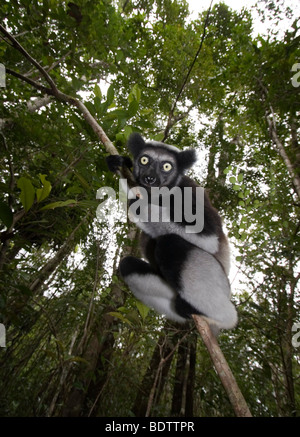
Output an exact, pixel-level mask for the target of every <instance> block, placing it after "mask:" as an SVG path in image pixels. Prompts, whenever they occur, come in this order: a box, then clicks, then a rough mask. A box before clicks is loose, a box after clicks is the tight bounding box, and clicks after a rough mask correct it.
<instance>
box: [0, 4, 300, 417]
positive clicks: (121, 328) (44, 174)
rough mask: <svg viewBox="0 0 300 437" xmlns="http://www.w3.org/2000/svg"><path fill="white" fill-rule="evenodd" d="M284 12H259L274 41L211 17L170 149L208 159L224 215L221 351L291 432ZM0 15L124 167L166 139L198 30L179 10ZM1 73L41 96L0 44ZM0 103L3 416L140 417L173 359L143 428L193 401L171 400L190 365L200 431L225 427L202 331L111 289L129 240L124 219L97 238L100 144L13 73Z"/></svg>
mask: <svg viewBox="0 0 300 437" xmlns="http://www.w3.org/2000/svg"><path fill="white" fill-rule="evenodd" d="M278 5H280V2H277V1H264V2H263V3H262V2H260V8H261V13H267V14H268V18H269V19H271V20H273V22H271V25H272V27H271V29H270V31H269V33H268V35H267V36H265V37H262V36H253V33H252V18H251V13H250V12H249V11H247V10H242V11H241V12H235V11H233V10H231V9H230V8H228V7H227V6H226V5H225V4H224V3H221V2H220V3H217V4H216V5H215V6H214V8H213V10H212V11H211V14H210V20H209V25H208V28H207V29H206V37H205V40H204V44H203V47H202V49H201V52H200V55H199V59H198V60H197V62H196V63H195V65H194V67H193V70H192V72H191V75H190V77H189V80H188V82H187V85H186V87H185V88H184V90H183V92H182V93H181V94H180V96H179V97H180V98H179V101H178V103H177V106H176V108H175V110H174V113H173V116H172V119H171V125H170V127H171V129H170V131H169V138H168V140H167V142H169V143H173V144H176V145H178V146H179V147H180V148H183V147H195V148H197V150H198V151H199V156H200V167H201V172H199V171H197V169H196V171H195V173H196V178H197V179H198V180H199V182H201V183H202V184H204V185H205V186H206V187H207V188H208V189H209V190H210V195H211V198H212V200H213V203H214V204H215V205H216V207H218V208H219V209H220V211H221V212H222V215H223V217H224V221H225V224H226V228H227V230H228V234H229V236H230V239H231V242H232V246H233V248H234V250H233V253H234V260H233V261H234V262H233V264H234V269H235V270H238V272H239V275H238V278H239V280H237V279H234V274H233V275H232V277H231V280H232V282H233V291H234V293H233V299H234V302H235V303H236V305H237V307H238V312H239V318H240V321H239V325H238V327H237V328H236V329H235V330H233V331H232V332H226V333H223V334H222V335H221V336H220V344H221V347H222V350H223V351H224V354H225V356H226V357H227V359H228V361H229V364H230V366H231V368H232V370H233V373H234V375H235V376H236V378H237V381H238V383H239V386H240V388H241V391H242V392H243V394H244V396H245V398H246V401H247V402H248V404H249V407H250V410H251V411H252V414H253V415H254V416H295V415H299V402H300V399H299V393H300V391H299V354H298V352H299V345H298V346H297V345H296V346H295V343H294V342H293V335H294V333H295V331H294V330H293V327H295V326H296V327H297V326H299V325H297V323H299V322H300V320H299V301H300V300H299V290H298V289H297V286H298V282H299V274H298V273H297V270H299V245H300V242H299V198H298V197H297V192H296V190H295V187H294V185H293V180H292V178H291V174H290V171H289V170H288V168H287V165H286V160H283V159H282V156H281V155H280V153H279V149H278V147H276V146H275V145H274V137H272V131H271V129H270V126H269V125H268V122H267V120H268V117H272V119H273V120H274V119H275V120H276V135H277V137H278V138H279V139H280V142H281V144H282V145H283V148H284V150H285V152H286V154H287V157H288V160H289V162H290V164H291V168H292V169H293V171H294V173H295V175H296V176H297V175H298V176H299V168H300V165H299V156H300V155H299V141H298V132H299V117H298V116H299V88H296V87H294V86H293V84H292V80H291V79H292V76H293V74H295V73H293V72H292V68H293V65H294V64H295V63H297V62H299V59H300V53H299V47H300V46H299V35H298V32H299V31H298V22H297V20H294V21H293V23H292V25H291V26H290V27H286V28H285V29H284V32H283V34H282V35H281V34H278V33H277V32H275V30H276V29H277V28H278V26H279V25H280V24H281V25H283V23H284V21H283V17H282V15H281V13H280V9H278ZM0 12H1V16H2V17H3V23H2V24H3V25H5V27H6V29H7V30H8V31H9V32H11V33H12V34H13V35H14V36H16V38H17V40H18V41H19V42H20V43H21V44H22V46H23V47H25V48H26V50H27V52H28V53H29V54H30V55H31V56H32V57H33V58H34V59H36V60H37V61H38V62H39V63H40V64H41V65H42V66H43V67H44V69H45V70H46V71H47V72H48V74H49V75H50V76H51V77H52V78H53V80H54V81H55V83H56V84H57V86H58V88H59V89H60V90H61V91H62V92H64V93H66V94H68V95H70V96H74V97H77V98H79V99H81V100H82V101H84V103H85V105H86V107H87V108H88V110H89V111H90V113H91V114H92V115H93V116H94V117H95V118H96V120H97V121H98V123H99V124H100V125H101V126H102V128H103V129H104V131H105V132H106V134H107V135H108V137H109V138H110V139H111V140H112V141H113V142H114V144H115V145H116V147H117V149H118V151H119V152H120V154H122V153H124V151H125V144H126V140H127V138H128V136H129V134H130V133H131V132H133V131H138V132H141V133H142V134H143V135H144V136H146V137H149V138H153V139H157V140H159V139H162V138H163V136H164V132H165V128H166V125H167V122H168V120H169V119H170V114H171V108H172V104H173V103H174V101H175V99H176V97H177V96H178V93H179V90H180V88H181V85H182V83H183V80H184V78H185V77H186V74H187V72H188V68H189V66H190V65H191V62H192V61H193V59H194V56H195V53H196V51H197V49H198V47H199V43H200V40H201V36H202V33H203V27H204V22H205V18H206V13H203V14H202V15H201V16H199V19H197V20H194V21H191V20H190V19H189V12H188V8H187V3H186V1H185V0H174V1H172V2H171V1H169V0H164V1H162V0H151V1H143V0H132V1H129V2H127V1H125V2H123V1H122V2H121V1H119V2H117V1H115V2H111V1H108V0H103V1H99V2H92V1H91V0H78V1H77V2H76V4H75V3H69V2H67V1H57V0H51V1H48V0H44V1H37V0H35V1H27V0H14V1H8V0H3V1H2V2H1V5H0ZM287 15H288V16H289V17H290V16H292V14H291V13H290V11H289V10H287ZM272 23H273V24H272ZM0 59H1V62H2V63H4V65H5V66H6V68H7V69H10V70H14V71H15V72H17V73H20V74H22V75H24V76H26V77H28V78H31V79H33V80H35V81H37V80H39V81H41V83H43V84H45V82H44V80H43V78H41V77H40V73H39V72H38V71H37V70H36V69H35V68H33V66H32V65H31V64H30V63H29V61H28V59H25V57H24V56H22V55H21V54H20V53H19V52H18V51H17V50H16V49H15V48H14V47H13V46H11V45H10V44H7V43H6V42H5V41H4V40H3V39H1V40H0ZM0 95H1V100H2V105H1V107H0V150H1V159H0V166H1V167H0V168H1V178H0V186H1V190H0V232H1V252H0V270H1V276H0V323H3V324H4V325H5V327H6V330H7V347H6V348H1V349H0V362H1V366H0V369H1V370H0V375H1V378H0V380H1V389H0V414H1V415H2V416H46V415H48V416H63V415H65V416H76V415H77V416H88V415H91V416H93V415H94V416H111V417H117V416H133V415H134V414H135V413H134V404H135V402H136V400H138V399H139V396H140V395H141V393H140V391H141V384H142V381H144V380H145V375H146V374H147V369H148V368H149V363H151V362H152V363H156V364H157V367H156V368H155V366H154V364H153V369H154V368H155V369H156V370H153V374H152V375H150V376H151V377H154V376H155V375H156V371H157V372H158V371H160V370H159V369H160V367H159V363H160V362H161V358H162V356H163V355H159V353H160V352H161V353H163V351H164V350H167V351H168V353H169V354H170V356H169V358H168V360H167V361H166V363H165V366H164V367H163V368H164V369H165V372H164V371H163V370H162V371H161V373H160V374H159V376H160V378H159V381H160V385H159V386H158V387H156V392H155V397H154V398H153V399H152V401H153V402H152V410H151V414H152V415H157V416H168V415H170V412H171V410H172V398H173V399H175V398H176V397H177V398H178V396H183V394H184V393H185V394H186V392H187V390H188V387H189V385H188V384H187V386H186V387H185V389H186V391H184V390H185V389H182V390H183V391H182V392H179V391H178V390H179V389H178V387H179V385H180V384H179V385H177V384H176V378H177V376H176V375H178V374H179V372H178V373H177V369H178V366H179V365H177V364H176V363H180V362H181V361H180V360H183V361H184V363H185V366H186V369H189V373H188V375H189V377H188V381H190V382H191V381H193V384H194V386H193V390H192V392H189V393H192V394H190V395H189V396H190V397H191V398H193V402H192V403H193V414H194V416H232V415H233V412H232V409H231V406H230V404H229V401H228V399H227V398H226V395H225V393H224V391H223V388H222V387H221V386H220V382H219V380H218V378H217V376H216V374H215V372H214V369H213V368H212V366H211V362H210V359H209V357H208V355H207V352H206V351H205V349H204V347H203V345H202V344H201V342H200V341H198V343H197V352H196V355H195V357H196V361H195V368H194V373H193V372H192V366H191V364H190V363H191V362H192V357H193V346H192V345H193V344H194V343H193V341H194V340H195V335H194V334H195V333H194V332H192V327H188V328H187V329H179V328H178V327H177V326H174V325H172V324H169V323H167V324H165V321H164V320H163V318H161V317H158V316H157V315H156V314H155V313H154V312H153V311H152V310H149V309H148V308H146V307H144V306H143V305H141V304H140V303H137V302H136V301H135V300H134V298H133V297H132V296H131V294H130V293H129V291H128V290H126V289H125V287H124V285H123V284H122V282H121V281H120V280H119V278H118V273H117V265H118V261H119V257H120V252H121V250H124V251H127V252H128V251H130V252H134V251H136V250H137V247H136V239H135V238H132V236H133V234H134V232H133V230H132V228H131V227H130V226H129V227H127V225H126V224H124V223H123V222H122V221H121V220H118V219H117V218H116V216H117V214H116V213H115V211H113V212H112V214H111V217H109V218H108V219H107V223H101V222H99V221H97V220H96V217H95V211H96V208H97V206H98V204H99V202H98V201H97V200H96V192H97V189H98V188H99V187H104V186H109V187H113V188H115V189H118V181H117V179H116V178H115V177H114V176H112V174H110V173H109V172H108V170H107V167H106V164H105V156H106V150H105V147H104V145H102V144H100V143H99V141H98V138H97V137H96V135H95V133H94V132H93V130H92V128H91V126H90V125H89V124H88V123H87V122H86V121H85V120H84V119H83V117H82V116H81V114H80V113H79V112H76V110H75V109H74V108H73V107H71V106H69V105H67V104H66V103H62V102H61V101H59V100H58V99H55V98H53V97H49V96H43V95H42V93H41V92H40V91H38V90H37V89H35V88H34V87H31V86H30V85H29V84H28V83H25V82H23V81H21V80H20V79H18V78H16V77H14V76H12V75H10V74H8V73H7V77H6V87H5V88H1V89H0ZM273 133H274V132H273ZM200 167H199V168H200ZM202 169H203V171H202ZM114 218H115V220H114ZM157 345H158V346H159V347H158V346H157ZM180 345H181V346H182V347H180ZM157 347H158V348H157ZM164 348H166V349H164ZM157 351H158V352H159V353H158V352H157ZM184 351H185V352H184ZM184 353H186V355H184ZM184 357H185V358H184ZM193 375H194V376H193ZM149 380H150V382H149V384H150V386H149V387H150V389H151V388H152V387H153V380H152V379H151V378H150V379H149ZM177 382H178V381H177ZM151 384H152V385H151ZM191 384H192V382H191ZM182 386H184V384H183V385H182ZM148 394H149V393H148ZM149 399H150V395H149V397H147V401H149ZM185 408H187V406H185ZM185 411H187V410H185ZM183 414H184V413H183Z"/></svg>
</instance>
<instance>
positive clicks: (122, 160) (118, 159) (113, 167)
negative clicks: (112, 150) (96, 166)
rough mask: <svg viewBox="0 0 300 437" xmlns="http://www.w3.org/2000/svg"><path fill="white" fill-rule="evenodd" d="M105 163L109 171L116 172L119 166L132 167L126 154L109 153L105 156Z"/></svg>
mask: <svg viewBox="0 0 300 437" xmlns="http://www.w3.org/2000/svg"><path fill="white" fill-rule="evenodd" d="M106 163H107V166H108V168H109V170H110V171H112V172H114V173H115V172H116V171H117V170H118V169H119V168H120V167H128V168H131V167H132V161H131V159H130V158H129V157H128V156H121V155H109V156H107V157H106Z"/></svg>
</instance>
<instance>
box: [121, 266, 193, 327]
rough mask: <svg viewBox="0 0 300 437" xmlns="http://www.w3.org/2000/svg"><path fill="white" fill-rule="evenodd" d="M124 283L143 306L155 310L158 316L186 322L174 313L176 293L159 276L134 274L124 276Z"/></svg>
mask: <svg viewBox="0 0 300 437" xmlns="http://www.w3.org/2000/svg"><path fill="white" fill-rule="evenodd" d="M124 281H125V282H126V283H127V285H128V286H129V288H130V290H131V291H132V293H133V294H134V295H135V297H136V298H137V299H139V300H141V301H142V302H143V303H144V304H145V305H147V306H149V307H151V308H153V309H155V311H157V312H158V313H159V314H164V315H165V316H166V317H167V318H168V319H170V320H174V321H175V322H179V323H185V322H186V319H185V318H183V317H181V316H179V315H178V314H177V312H176V311H175V298H176V292H175V291H174V290H173V289H172V288H171V287H170V286H169V285H168V284H167V283H166V282H165V281H163V279H161V278H160V277H159V276H157V275H155V274H151V273H148V274H146V275H142V274H138V273H134V274H130V275H128V276H125V278H124Z"/></svg>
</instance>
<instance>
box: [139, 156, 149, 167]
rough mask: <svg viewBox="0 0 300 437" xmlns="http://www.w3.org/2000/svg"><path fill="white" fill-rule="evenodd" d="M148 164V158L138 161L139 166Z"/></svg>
mask: <svg viewBox="0 0 300 437" xmlns="http://www.w3.org/2000/svg"><path fill="white" fill-rule="evenodd" d="M148 162H149V158H148V157H147V156H142V157H141V159H140V163H141V164H143V165H146V164H148Z"/></svg>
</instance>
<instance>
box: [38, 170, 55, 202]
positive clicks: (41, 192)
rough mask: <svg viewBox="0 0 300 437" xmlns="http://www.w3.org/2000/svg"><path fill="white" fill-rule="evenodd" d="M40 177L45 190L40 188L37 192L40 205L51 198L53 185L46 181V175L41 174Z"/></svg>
mask: <svg viewBox="0 0 300 437" xmlns="http://www.w3.org/2000/svg"><path fill="white" fill-rule="evenodd" d="M39 177H40V180H41V182H42V184H43V188H38V189H37V190H36V198H37V201H38V203H39V202H42V200H44V199H46V198H47V197H48V196H49V194H50V192H51V189H52V186H51V183H50V182H49V181H47V180H46V175H45V174H40V175H39Z"/></svg>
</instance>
